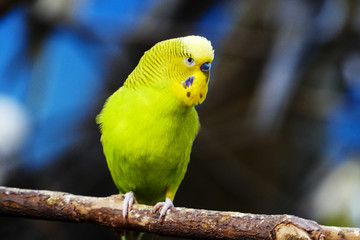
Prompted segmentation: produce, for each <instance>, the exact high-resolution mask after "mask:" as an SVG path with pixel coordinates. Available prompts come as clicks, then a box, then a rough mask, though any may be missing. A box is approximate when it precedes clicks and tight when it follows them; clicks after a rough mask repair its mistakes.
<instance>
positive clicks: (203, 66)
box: [200, 62, 211, 73]
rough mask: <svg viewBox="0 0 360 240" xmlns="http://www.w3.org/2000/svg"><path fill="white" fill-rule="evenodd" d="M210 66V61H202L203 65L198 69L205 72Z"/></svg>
mask: <svg viewBox="0 0 360 240" xmlns="http://www.w3.org/2000/svg"><path fill="white" fill-rule="evenodd" d="M210 68H211V63H209V62H206V63H204V64H203V65H201V66H200V70H201V71H202V72H204V73H207V72H209V71H210Z"/></svg>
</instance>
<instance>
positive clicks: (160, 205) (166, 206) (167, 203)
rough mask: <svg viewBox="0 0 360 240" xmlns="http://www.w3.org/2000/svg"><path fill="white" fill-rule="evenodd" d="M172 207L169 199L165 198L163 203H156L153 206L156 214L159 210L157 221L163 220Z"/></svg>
mask: <svg viewBox="0 0 360 240" xmlns="http://www.w3.org/2000/svg"><path fill="white" fill-rule="evenodd" d="M172 207H174V204H173V202H172V201H171V199H170V198H169V197H167V198H166V199H165V202H158V203H157V204H156V205H155V206H154V211H155V212H157V211H158V210H159V209H160V208H161V211H160V217H159V221H160V222H162V221H163V220H164V218H165V215H166V213H167V212H168V211H169V209H170V208H172Z"/></svg>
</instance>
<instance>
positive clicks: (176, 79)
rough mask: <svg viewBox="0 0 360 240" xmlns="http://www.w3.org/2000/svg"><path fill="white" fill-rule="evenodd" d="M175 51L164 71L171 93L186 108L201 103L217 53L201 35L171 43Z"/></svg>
mask: <svg viewBox="0 0 360 240" xmlns="http://www.w3.org/2000/svg"><path fill="white" fill-rule="evenodd" d="M169 41H170V42H169V44H170V45H173V47H172V48H174V49H175V51H174V56H173V57H171V58H169V59H170V61H169V63H168V64H167V68H166V69H165V71H167V72H166V74H167V75H168V79H169V80H170V85H171V90H172V91H173V93H174V94H175V96H177V98H178V99H180V100H181V102H183V103H184V104H185V105H187V106H194V105H197V104H199V103H202V102H203V101H204V100H205V98H206V94H207V91H208V84H209V79H210V70H211V63H212V61H213V59H214V50H213V48H212V46H211V43H210V41H208V40H207V39H206V38H204V37H200V36H187V37H182V38H175V39H172V40H169Z"/></svg>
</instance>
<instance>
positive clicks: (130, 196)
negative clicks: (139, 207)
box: [123, 192, 137, 220]
mask: <svg viewBox="0 0 360 240" xmlns="http://www.w3.org/2000/svg"><path fill="white" fill-rule="evenodd" d="M124 196H125V199H124V202H123V218H124V220H126V218H127V216H128V213H129V211H130V210H131V207H132V205H133V204H134V203H137V201H136V198H135V196H134V193H133V192H127V193H125V195H124Z"/></svg>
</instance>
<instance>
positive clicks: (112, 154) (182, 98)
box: [97, 36, 214, 207]
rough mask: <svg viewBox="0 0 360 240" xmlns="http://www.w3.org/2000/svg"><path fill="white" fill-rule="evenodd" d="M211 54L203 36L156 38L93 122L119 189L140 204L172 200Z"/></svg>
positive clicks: (187, 156)
mask: <svg viewBox="0 0 360 240" xmlns="http://www.w3.org/2000/svg"><path fill="white" fill-rule="evenodd" d="M213 57H214V55H213V50H212V47H211V44H210V42H209V41H208V40H206V39H205V38H203V37H198V36H188V37H184V38H176V39H170V40H166V41H163V42H160V43H158V44H156V45H155V46H154V47H153V48H151V49H150V50H149V51H147V52H146V53H145V54H144V56H143V57H142V58H141V60H140V62H139V64H138V65H137V67H136V68H135V69H134V71H133V72H132V73H131V74H130V75H129V77H128V78H127V80H126V82H125V83H124V86H122V87H121V88H120V89H118V90H117V91H116V92H115V93H114V94H113V95H112V96H110V97H109V99H108V100H107V101H106V103H105V105H104V108H103V110H102V111H101V113H100V114H99V116H98V117H97V122H98V123H99V124H100V128H101V132H102V136H101V142H102V144H103V150H104V153H105V156H106V160H107V163H108V167H109V170H110V172H111V175H112V178H113V180H114V182H115V184H116V186H117V188H118V189H119V191H120V193H123V194H124V193H128V192H130V191H131V192H133V193H134V195H135V198H136V200H137V201H138V202H139V203H144V204H155V203H157V202H160V201H164V200H165V198H170V199H171V201H172V200H173V198H174V196H175V193H176V191H177V189H178V187H179V185H180V183H181V181H182V179H183V178H184V175H185V172H186V169H187V165H188V163H189V160H190V152H191V147H192V143H193V141H194V139H195V136H196V134H197V132H198V130H199V126H200V125H199V119H198V115H197V112H196V110H195V108H194V105H196V104H198V103H201V102H202V101H203V100H204V99H205V97H206V93H207V86H208V79H209V72H208V71H209V70H210V63H211V61H212V59H213ZM188 58H191V59H193V60H194V62H193V64H192V65H191V64H188V63H186V61H187V60H189V59H188ZM204 64H205V65H204ZM204 69H205V70H204ZM206 69H207V70H206ZM130 207H131V206H130Z"/></svg>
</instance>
